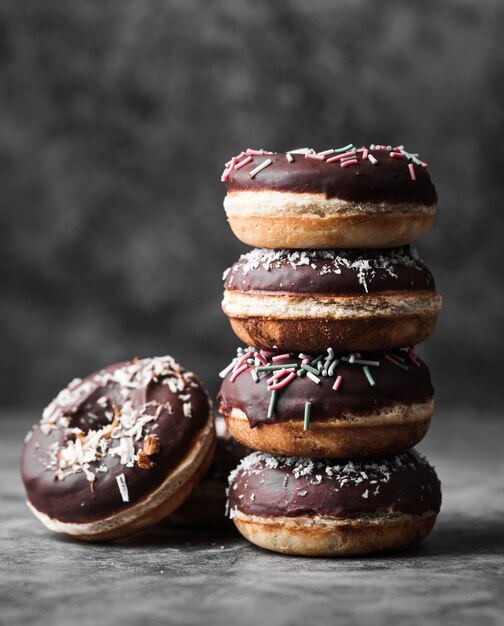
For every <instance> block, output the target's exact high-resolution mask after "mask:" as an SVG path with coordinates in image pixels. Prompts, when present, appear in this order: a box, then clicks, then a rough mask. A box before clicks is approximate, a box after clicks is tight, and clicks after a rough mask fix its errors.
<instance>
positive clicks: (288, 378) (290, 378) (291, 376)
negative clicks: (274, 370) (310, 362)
mask: <svg viewBox="0 0 504 626" xmlns="http://www.w3.org/2000/svg"><path fill="white" fill-rule="evenodd" d="M294 378H296V374H295V372H291V373H290V374H289V375H288V376H286V377H285V378H283V379H282V380H281V381H279V382H278V383H275V384H274V385H269V386H268V391H273V392H275V391H276V390H277V389H282V388H283V387H287V385H288V384H289V383H290V382H291V381H293V380H294Z"/></svg>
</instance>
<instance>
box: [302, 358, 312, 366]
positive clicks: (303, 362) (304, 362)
mask: <svg viewBox="0 0 504 626" xmlns="http://www.w3.org/2000/svg"><path fill="white" fill-rule="evenodd" d="M301 363H302V364H303V365H308V364H309V363H310V359H303V360H302V361H301Z"/></svg>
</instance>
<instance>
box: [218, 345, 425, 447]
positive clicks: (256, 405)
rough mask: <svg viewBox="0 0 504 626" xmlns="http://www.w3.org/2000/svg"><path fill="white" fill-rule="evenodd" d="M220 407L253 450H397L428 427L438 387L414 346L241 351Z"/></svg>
mask: <svg viewBox="0 0 504 626" xmlns="http://www.w3.org/2000/svg"><path fill="white" fill-rule="evenodd" d="M220 376H221V378H223V382H222V385H221V388H220V392H219V395H218V398H217V400H218V403H219V411H220V413H221V414H222V415H223V416H224V418H225V420H226V424H227V427H228V429H229V431H230V432H231V434H232V435H233V437H234V438H235V439H237V440H238V441H239V442H240V443H241V444H242V445H244V446H246V447H248V448H252V449H254V450H261V451H264V452H269V453H271V454H282V455H287V456H302V457H310V458H335V459H338V458H350V457H368V456H383V455H391V454H398V453H400V452H404V451H406V450H408V449H409V448H411V447H412V446H414V445H416V444H417V443H418V442H419V441H420V440H421V439H422V438H423V437H424V435H425V433H426V432H427V430H428V428H429V424H430V420H431V417H432V414H433V411H434V400H433V397H434V389H433V387H432V384H431V379H430V374H429V370H428V368H427V366H426V364H425V363H424V362H423V361H422V360H420V359H419V358H418V356H417V355H416V353H415V350H414V349H413V348H409V349H405V348H404V349H400V350H393V351H381V352H368V353H359V352H355V353H347V354H341V353H336V352H335V351H334V350H333V349H332V348H328V349H327V350H326V351H325V352H324V353H320V354H308V353H305V352H301V353H292V352H285V353H280V352H269V351H266V350H257V349H255V348H251V347H249V348H247V349H245V350H244V349H242V348H239V349H238V351H237V356H236V357H235V358H234V359H233V360H232V361H231V363H230V364H229V365H228V366H227V367H226V368H225V369H224V370H223V371H222V372H221V373H220Z"/></svg>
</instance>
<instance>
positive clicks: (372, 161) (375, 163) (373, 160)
mask: <svg viewBox="0 0 504 626" xmlns="http://www.w3.org/2000/svg"><path fill="white" fill-rule="evenodd" d="M368 161H371V163H372V164H373V165H378V159H376V158H375V157H374V156H373V155H372V154H371V153H370V154H368Z"/></svg>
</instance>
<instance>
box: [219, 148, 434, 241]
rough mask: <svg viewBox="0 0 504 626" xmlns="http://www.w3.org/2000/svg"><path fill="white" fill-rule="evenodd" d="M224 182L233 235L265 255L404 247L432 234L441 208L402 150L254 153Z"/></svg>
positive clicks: (423, 167)
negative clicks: (269, 252) (297, 250)
mask: <svg viewBox="0 0 504 626" xmlns="http://www.w3.org/2000/svg"><path fill="white" fill-rule="evenodd" d="M222 181H223V182H224V183H225V184H226V187H227V196H226V199H225V201H224V207H225V210H226V215H227V218H228V220H229V224H230V226H231V229H232V230H233V232H234V234H235V235H236V236H237V237H238V239H240V240H241V241H243V242H244V243H246V244H248V245H251V246H257V247H263V248H362V247H370V248H389V247H394V246H401V245H404V244H406V243H410V242H412V241H414V240H415V239H417V238H418V237H420V235H422V234H423V233H424V232H426V231H427V230H428V228H429V227H430V225H431V223H432V221H433V219H434V215H435V208H436V203H437V195H436V190H435V188H434V185H433V184H432V182H431V179H430V176H429V174H428V173H427V164H426V163H424V162H423V161H421V160H420V159H419V158H418V155H417V154H413V153H410V152H408V151H406V150H405V149H404V147H403V146H398V147H396V148H392V146H371V147H370V148H356V147H355V146H353V145H352V144H350V145H348V146H345V147H344V148H336V149H329V150H324V151H323V152H318V153H317V152H315V151H314V150H313V149H309V148H303V149H299V150H291V151H289V152H278V153H271V152H267V151H264V150H250V149H249V150H246V151H244V152H242V153H240V154H239V155H238V156H236V157H233V158H232V159H231V160H230V161H228V162H227V163H226V167H225V170H224V172H223V175H222Z"/></svg>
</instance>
